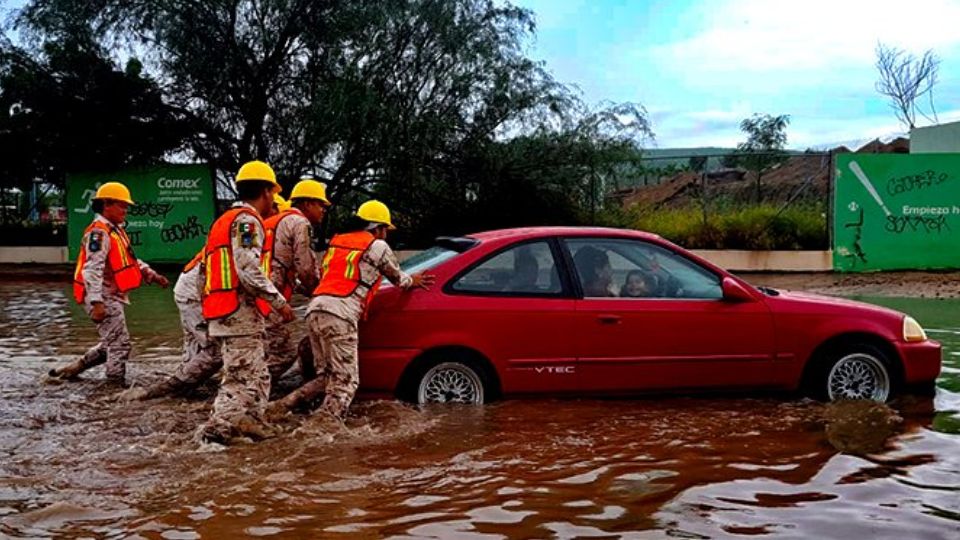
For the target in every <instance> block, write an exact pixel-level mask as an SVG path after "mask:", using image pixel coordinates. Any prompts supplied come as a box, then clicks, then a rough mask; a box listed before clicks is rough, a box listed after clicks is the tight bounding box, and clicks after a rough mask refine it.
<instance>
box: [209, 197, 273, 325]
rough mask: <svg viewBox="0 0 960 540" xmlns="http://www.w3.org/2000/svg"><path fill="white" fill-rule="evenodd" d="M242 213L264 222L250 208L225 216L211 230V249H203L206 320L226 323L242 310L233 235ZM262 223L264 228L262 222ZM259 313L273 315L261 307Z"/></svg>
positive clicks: (237, 209) (231, 210)
mask: <svg viewBox="0 0 960 540" xmlns="http://www.w3.org/2000/svg"><path fill="white" fill-rule="evenodd" d="M242 213H246V214H250V215H251V216H253V217H255V218H257V221H260V216H258V215H257V213H256V212H254V211H253V210H251V209H249V208H246V207H239V208H231V209H230V210H227V211H226V212H224V214H223V215H222V216H220V218H219V219H217V221H215V222H214V223H213V226H212V227H210V235H209V236H207V245H206V246H205V247H204V248H203V261H204V262H203V264H204V275H205V278H206V279H205V281H204V285H203V294H202V300H201V306H202V308H203V317H204V318H205V319H222V318H224V317H228V316H230V315H233V314H234V313H235V312H236V311H237V309H239V308H240V291H239V287H240V277H239V276H238V275H237V268H236V265H235V264H234V261H233V244H232V243H231V238H230V231H231V229H232V228H233V222H234V221H235V220H236V219H237V216H239V215H240V214H242ZM260 223H261V225H262V224H263V222H262V221H261V222H260ZM258 311H260V314H261V315H263V316H266V315H267V314H269V313H270V310H269V309H268V310H267V311H266V312H264V311H263V310H262V309H259V307H258Z"/></svg>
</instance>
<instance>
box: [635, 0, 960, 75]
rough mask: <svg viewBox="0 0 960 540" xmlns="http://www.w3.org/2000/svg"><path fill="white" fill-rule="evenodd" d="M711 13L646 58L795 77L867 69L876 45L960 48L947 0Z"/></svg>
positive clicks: (736, 7) (957, 8) (733, 8)
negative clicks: (699, 28) (692, 31)
mask: <svg viewBox="0 0 960 540" xmlns="http://www.w3.org/2000/svg"><path fill="white" fill-rule="evenodd" d="M711 13H712V15H711V16H709V17H707V20H706V21H705V24H706V28H705V29H704V31H703V32H701V33H700V34H697V35H695V36H693V37H692V38H690V39H686V40H682V41H678V42H674V43H670V44H666V45H662V46H659V47H655V48H653V49H652V51H651V56H652V58H653V59H655V61H657V62H658V63H659V64H660V65H661V66H663V67H664V68H667V69H680V70H682V69H688V70H691V69H692V70H696V71H699V72H701V73H702V72H703V71H708V72H710V71H713V72H740V73H742V72H763V71H773V70H784V71H791V72H796V71H798V70H813V69H818V68H823V67H837V66H843V65H857V66H862V65H869V66H872V64H873V60H874V49H875V47H876V44H877V42H878V41H882V42H884V43H887V44H890V45H894V46H898V47H901V48H905V49H907V50H910V51H913V52H922V51H924V50H926V49H928V48H933V49H935V50H938V51H939V52H941V53H943V52H944V51H945V50H947V49H950V48H953V47H954V46H956V45H958V44H960V32H957V31H956V25H957V21H960V2H956V1H949V0H914V1H912V2H910V3H909V4H904V3H903V2H902V1H897V0H874V1H872V2H848V1H837V0H832V1H831V0H808V1H807V2H803V3H786V2H780V1H770V0H766V1H764V0H732V1H730V2H727V3H725V4H724V5H723V6H722V8H719V9H711Z"/></svg>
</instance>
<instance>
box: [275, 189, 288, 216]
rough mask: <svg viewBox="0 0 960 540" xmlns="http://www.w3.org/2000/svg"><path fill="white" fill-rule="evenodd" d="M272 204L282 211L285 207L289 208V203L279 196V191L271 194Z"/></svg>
mask: <svg viewBox="0 0 960 540" xmlns="http://www.w3.org/2000/svg"><path fill="white" fill-rule="evenodd" d="M273 204H275V205H277V210H279V211H281V212H283V211H284V210H286V209H287V208H290V203H289V202H288V201H287V200H286V199H284V198H283V197H281V196H280V194H279V193H274V194H273Z"/></svg>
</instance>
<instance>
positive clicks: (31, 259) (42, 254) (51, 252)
mask: <svg viewBox="0 0 960 540" xmlns="http://www.w3.org/2000/svg"><path fill="white" fill-rule="evenodd" d="M65 262H68V259H67V248H66V246H53V247H49V246H42V247H40V246H0V263H7V264H10V263H13V264H24V263H42V264H63V263H65Z"/></svg>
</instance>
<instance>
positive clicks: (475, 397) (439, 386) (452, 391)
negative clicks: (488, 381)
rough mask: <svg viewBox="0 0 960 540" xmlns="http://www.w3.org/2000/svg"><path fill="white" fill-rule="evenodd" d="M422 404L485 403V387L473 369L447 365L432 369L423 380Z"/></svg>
mask: <svg viewBox="0 0 960 540" xmlns="http://www.w3.org/2000/svg"><path fill="white" fill-rule="evenodd" d="M419 394H420V395H419V396H418V397H419V401H420V403H483V385H482V383H481V382H480V378H479V377H477V374H476V373H474V372H473V370H472V369H470V368H468V367H466V366H463V365H461V364H455V363H447V364H440V365H438V366H435V367H434V368H432V369H431V370H430V371H429V372H427V374H426V375H425V376H424V378H423V382H422V383H421V384H420V392H419Z"/></svg>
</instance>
